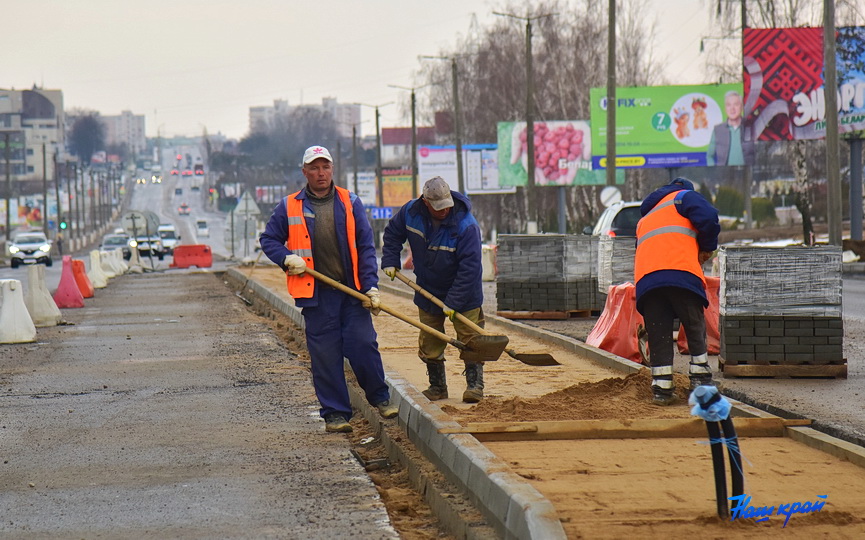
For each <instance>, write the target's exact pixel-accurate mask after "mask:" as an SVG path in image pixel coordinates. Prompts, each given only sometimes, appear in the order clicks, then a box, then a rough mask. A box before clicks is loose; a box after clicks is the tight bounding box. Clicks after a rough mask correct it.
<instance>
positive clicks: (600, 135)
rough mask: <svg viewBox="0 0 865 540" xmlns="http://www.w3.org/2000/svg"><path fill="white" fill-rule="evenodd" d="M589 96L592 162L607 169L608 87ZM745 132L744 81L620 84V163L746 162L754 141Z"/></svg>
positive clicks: (635, 165) (695, 164)
mask: <svg viewBox="0 0 865 540" xmlns="http://www.w3.org/2000/svg"><path fill="white" fill-rule="evenodd" d="M589 95H590V99H591V119H592V120H591V126H592V166H593V168H594V169H604V168H606V164H607V159H606V155H607V89H606V88H592V89H591V91H590V94H589ZM743 132H745V133H750V132H749V131H746V130H743V129H742V85H741V84H740V83H734V84H708V85H698V86H644V87H635V88H617V89H616V167H619V168H648V167H666V168H669V167H701V166H707V165H710V166H711V165H716V164H717V165H743V164H744V156H745V155H748V153H747V152H744V151H743V148H747V146H748V145H749V144H750V145H753V141H751V140H745V138H747V135H743ZM719 154H720V155H723V156H725V159H724V160H723V161H724V163H720V162H719V161H721V160H719V159H717V157H716V156H717V155H719ZM728 156H729V157H728Z"/></svg>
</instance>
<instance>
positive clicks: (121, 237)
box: [99, 234, 132, 261]
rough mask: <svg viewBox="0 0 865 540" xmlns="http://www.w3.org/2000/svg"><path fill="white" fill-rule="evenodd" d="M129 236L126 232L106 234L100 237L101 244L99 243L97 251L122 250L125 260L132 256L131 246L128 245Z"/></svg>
mask: <svg viewBox="0 0 865 540" xmlns="http://www.w3.org/2000/svg"><path fill="white" fill-rule="evenodd" d="M129 240H130V237H129V235H128V234H106V235H105V236H103V237H102V244H100V245H99V251H116V250H118V249H119V250H120V251H122V252H123V258H124V259H126V260H127V261H128V260H129V259H131V258H132V248H130V247H129Z"/></svg>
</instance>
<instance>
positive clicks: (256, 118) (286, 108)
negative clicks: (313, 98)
mask: <svg viewBox="0 0 865 540" xmlns="http://www.w3.org/2000/svg"><path fill="white" fill-rule="evenodd" d="M303 107H307V108H310V109H319V110H323V111H326V112H329V113H330V114H331V116H333V119H334V120H335V121H336V130H337V133H338V134H339V136H340V137H345V138H349V137H351V127H352V126H355V125H358V124H360V105H357V104H355V103H338V102H337V101H336V98H330V97H327V98H324V99H322V100H321V105H303ZM294 108H295V107H292V106H291V105H289V104H288V101H287V100H284V99H275V100H273V105H272V106H269V105H262V106H257V107H250V108H249V132H250V133H259V132H261V131H265V130H267V129H270V128H271V127H273V126H274V122H275V120H276V119H277V118H279V117H280V116H287V115H288V114H289V113H291V111H292V109H294Z"/></svg>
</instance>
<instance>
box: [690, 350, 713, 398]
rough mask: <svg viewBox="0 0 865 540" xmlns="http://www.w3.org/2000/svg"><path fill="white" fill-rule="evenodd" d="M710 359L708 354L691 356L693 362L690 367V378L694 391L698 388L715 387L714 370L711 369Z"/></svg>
mask: <svg viewBox="0 0 865 540" xmlns="http://www.w3.org/2000/svg"><path fill="white" fill-rule="evenodd" d="M708 358H709V356H708V355H707V354H706V353H703V354H700V355H696V356H691V362H690V363H689V365H688V378H689V379H690V389H691V390H692V391H693V390H694V388H697V387H698V386H715V383H714V382H712V368H711V367H709V362H708Z"/></svg>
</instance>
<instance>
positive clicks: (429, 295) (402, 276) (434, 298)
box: [396, 270, 489, 336]
mask: <svg viewBox="0 0 865 540" xmlns="http://www.w3.org/2000/svg"><path fill="white" fill-rule="evenodd" d="M396 277H397V278H398V279H399V280H400V281H402V282H403V283H405V284H406V285H408V286H409V287H411V288H412V289H414V290H416V291H417V292H419V293H421V295H422V296H423V297H424V298H426V299H427V300H429V301H430V302H432V303H433V304H435V305H437V306H438V307H440V308H442V309H444V307H445V303H444V302H442V301H441V300H440V299H439V298H438V297H437V296H433V294H432V293H430V292H429V291H427V290H426V289H424V288H423V287H421V286H420V285H418V284H417V283H415V282H414V281H412V280H410V279H409V278H407V277H406V276H405V274H403V273H402V272H400V271H399V270H397V271H396ZM454 315H456V318H457V319H459V320H460V322H462V323H463V324H465V325H466V326H468V327H469V328H471V329H472V330H474V331H475V332H477V333H478V334H481V335H484V336H485V335H488V334H489V333H488V332H487V331H486V330H484V329H483V328H481V327H480V326H478V325H476V324H475V323H473V322H472V321H471V319H469V318H468V317H466V316H465V315H463V314H462V313H460V312H459V311H455V312H454Z"/></svg>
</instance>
